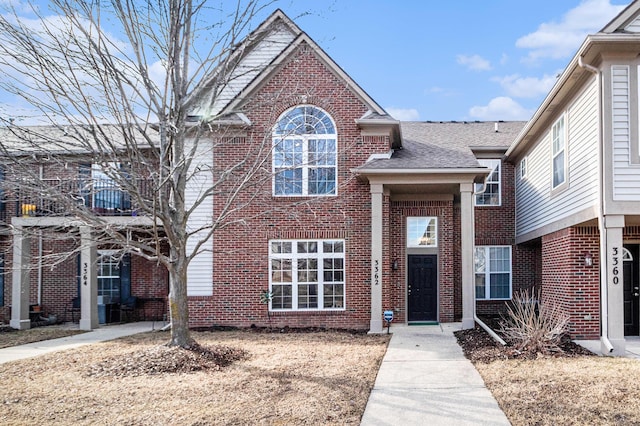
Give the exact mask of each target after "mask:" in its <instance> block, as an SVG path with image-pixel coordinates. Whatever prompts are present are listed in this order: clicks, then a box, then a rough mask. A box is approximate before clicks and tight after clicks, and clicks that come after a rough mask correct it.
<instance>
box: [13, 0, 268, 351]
mask: <svg viewBox="0 0 640 426" xmlns="http://www.w3.org/2000/svg"><path fill="white" fill-rule="evenodd" d="M49 4H50V8H51V10H48V11H44V10H39V9H38V8H37V7H35V6H30V7H29V8H28V10H27V11H25V10H24V9H20V10H17V9H16V7H17V6H14V7H13V8H11V9H9V10H7V11H6V12H5V13H4V14H2V15H1V16H0V71H1V72H2V74H3V78H2V80H1V82H0V85H1V87H2V88H3V89H4V90H5V91H6V92H7V93H10V94H12V95H14V96H15V97H16V98H19V99H20V100H21V101H22V102H23V104H24V105H25V110H24V111H23V112H19V111H4V112H3V113H2V118H1V119H2V120H4V124H5V125H6V127H5V128H3V129H2V138H1V140H0V145H1V146H0V149H2V150H3V153H4V157H5V161H6V162H7V165H6V170H8V171H10V173H11V175H12V176H11V179H9V177H7V179H6V181H7V182H13V186H11V185H9V186H8V187H7V188H6V189H5V191H6V193H7V197H8V196H9V195H8V194H17V193H20V194H21V197H24V196H25V194H32V195H33V196H39V197H44V198H46V199H49V200H51V203H50V209H51V212H52V214H61V213H63V214H64V215H66V216H71V217H74V219H75V220H76V221H77V223H80V224H82V225H83V226H88V227H90V228H91V229H92V235H93V238H95V239H96V241H99V242H101V243H107V244H110V245H112V246H114V247H118V248H119V249H120V250H122V251H123V252H124V251H127V252H133V253H135V254H137V255H140V256H143V257H145V258H146V259H149V260H153V261H157V262H159V263H161V264H163V265H164V266H165V267H166V268H167V270H168V272H169V283H170V292H169V308H170V309H169V310H170V316H171V324H172V337H171V342H170V344H172V345H178V346H182V347H188V346H190V345H191V344H192V343H193V341H192V338H191V336H190V333H189V328H188V325H189V310H188V304H187V268H188V265H189V263H190V262H191V261H192V260H193V259H194V257H195V256H196V255H198V254H199V253H202V252H203V250H205V245H204V244H205V242H206V241H207V240H208V239H210V238H211V235H212V233H213V232H214V231H215V230H216V229H217V228H218V227H220V226H224V224H225V223H228V222H229V221H230V220H238V215H237V214H236V213H237V210H238V209H241V208H242V206H246V205H247V204H248V203H251V202H252V200H251V199H248V200H245V199H243V200H242V201H241V202H240V201H238V199H237V196H238V194H240V193H242V192H244V193H247V192H249V193H251V191H247V189H249V188H250V186H252V185H260V184H261V183H264V182H265V179H267V178H266V177H265V176H267V175H266V174H265V173H264V170H265V169H269V168H270V166H267V167H265V162H266V161H267V158H268V156H269V150H270V149H271V140H270V137H267V136H266V135H265V136H264V137H263V140H262V141H260V142H259V143H257V144H254V145H253V148H252V151H251V152H250V153H248V154H247V156H246V158H244V159H243V160H242V161H240V162H238V163H236V164H230V165H229V166H228V168H226V169H225V170H216V171H214V170H212V168H211V162H207V161H201V160H202V159H203V158H207V157H212V156H213V153H214V152H215V149H216V146H215V143H210V141H211V140H214V141H222V140H224V136H225V135H223V134H219V133H218V134H216V136H215V137H214V138H212V137H211V131H212V130H215V129H211V128H210V126H209V125H208V123H210V122H211V121H213V120H215V119H216V118H217V117H215V116H211V115H210V114H209V115H208V114H207V113H202V112H200V113H199V114H198V116H197V117H194V116H192V115H191V114H193V111H194V110H196V109H197V108H198V107H201V105H202V104H201V102H202V98H201V94H202V93H207V94H208V96H209V97H210V98H209V99H208V102H209V103H212V102H214V101H215V100H216V98H217V97H219V96H221V93H223V92H224V90H225V88H226V87H228V86H229V84H232V83H233V81H232V80H231V79H232V78H237V77H238V76H239V75H242V74H243V73H244V72H250V71H249V70H238V69H237V68H236V67H237V65H238V62H239V61H238V58H239V57H240V55H241V52H238V50H237V46H238V42H239V40H240V38H241V37H244V36H246V35H247V33H248V32H249V31H250V30H252V28H251V25H252V23H253V21H254V18H255V17H256V15H259V14H260V13H261V12H262V11H263V10H264V8H265V7H267V6H269V4H270V2H269V1H266V2H265V1H259V0H239V1H238V2H237V3H236V4H235V5H234V7H232V8H230V10H228V11H222V10H215V9H213V8H212V6H211V5H210V4H208V3H207V2H206V1H199V2H198V1H192V0H167V1H152V0H111V1H99V0H94V1H91V0H83V1H80V0H73V1H72V0H51V1H50V2H49ZM20 7H21V8H24V5H21V6H20ZM25 16H26V18H25ZM200 109H201V110H202V108H200ZM34 117H38V120H39V121H36V120H35V118H34ZM23 123H27V124H40V125H38V126H26V125H23ZM205 136H206V137H207V141H208V142H207V143H206V144H205V143H203V140H204V139H203V138H204V137H205ZM78 158H85V159H89V161H91V163H93V164H94V166H93V167H94V168H97V169H98V170H99V173H100V174H101V176H103V177H104V180H105V182H109V184H108V185H107V184H105V185H104V186H103V187H101V188H100V187H99V184H98V187H96V185H97V184H96V181H95V179H93V180H92V179H88V180H87V182H86V183H82V184H80V185H76V184H70V180H66V179H64V176H62V177H61V176H58V180H57V181H56V182H54V183H52V181H50V180H47V179H43V176H42V175H41V173H39V172H38V169H37V168H34V167H33V165H34V164H40V163H43V162H44V163H46V164H48V165H54V166H55V165H57V166H59V169H60V170H64V169H66V168H67V167H68V163H69V162H70V161H74V160H73V159H76V162H77V159H78ZM85 161H86V160H85ZM116 164H118V165H126V167H125V166H119V167H116V166H114V165H116ZM269 170H270V169H269ZM142 182H144V185H143V184H142ZM70 185H71V186H70ZM115 188H117V191H118V192H119V193H125V194H126V197H128V198H127V202H128V203H129V206H130V208H131V209H132V210H135V212H136V213H135V214H137V215H138V216H139V217H146V218H148V219H150V220H148V221H147V222H142V221H141V222H135V221H131V222H130V223H128V224H127V226H126V227H123V226H117V225H114V224H112V223H111V222H109V221H107V220H105V217H104V216H103V215H100V214H98V213H97V212H96V209H95V208H89V207H88V204H89V203H86V202H83V197H86V196H87V195H86V194H87V192H88V191H89V190H91V191H93V192H94V193H96V192H100V191H102V193H103V195H108V194H109V193H110V192H109V191H112V192H113V191H114V190H115ZM187 190H189V193H190V194H197V195H196V196H195V197H192V198H191V199H187V198H185V193H187ZM214 195H215V196H216V197H223V199H224V200H225V202H224V203H222V205H223V208H222V209H220V211H217V212H216V216H215V217H209V219H208V220H207V221H205V222H197V221H195V222H194V220H193V216H194V214H195V212H197V210H198V208H199V207H201V206H203V205H205V204H206V203H207V200H209V199H210V198H211V197H212V196H214ZM211 213H213V212H211ZM210 216H211V215H210ZM194 223H195V225H194ZM67 254H68V253H67ZM52 261H57V260H52Z"/></svg>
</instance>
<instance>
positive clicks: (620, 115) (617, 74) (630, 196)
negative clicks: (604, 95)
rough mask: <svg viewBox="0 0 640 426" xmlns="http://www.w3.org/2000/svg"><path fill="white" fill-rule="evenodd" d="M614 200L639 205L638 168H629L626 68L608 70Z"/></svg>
mask: <svg viewBox="0 0 640 426" xmlns="http://www.w3.org/2000/svg"><path fill="white" fill-rule="evenodd" d="M611 92H612V112H611V120H612V135H611V137H612V143H613V199H614V200H615V201H640V165H637V164H632V161H631V155H632V150H631V144H632V143H638V141H634V140H631V119H632V117H631V84H630V68H629V66H627V65H613V66H612V67H611Z"/></svg>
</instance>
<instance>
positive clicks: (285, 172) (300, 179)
mask: <svg viewBox="0 0 640 426" xmlns="http://www.w3.org/2000/svg"><path fill="white" fill-rule="evenodd" d="M273 174H274V178H273V193H274V195H276V196H313V195H336V187H337V176H338V173H337V135H336V126H335V124H334V123H333V120H332V119H331V117H330V116H329V115H328V114H327V113H326V112H324V111H323V110H321V109H320V108H316V107H314V106H309V105H302V106H297V107H295V108H292V109H290V110H288V111H286V112H285V113H284V114H282V116H281V117H280V119H279V120H278V123H277V124H276V126H275V128H274V131H273Z"/></svg>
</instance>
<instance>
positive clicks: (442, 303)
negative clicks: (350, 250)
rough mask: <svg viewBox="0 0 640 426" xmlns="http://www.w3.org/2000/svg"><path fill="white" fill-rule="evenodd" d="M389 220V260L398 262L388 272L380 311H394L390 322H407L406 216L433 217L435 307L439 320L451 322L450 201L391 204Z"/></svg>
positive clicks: (453, 236)
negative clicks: (435, 227) (435, 235)
mask: <svg viewBox="0 0 640 426" xmlns="http://www.w3.org/2000/svg"><path fill="white" fill-rule="evenodd" d="M390 211H391V217H390V221H389V224H390V233H389V238H390V240H389V243H388V244H387V245H388V246H389V247H390V253H391V259H390V262H389V263H391V262H393V260H394V259H397V260H398V270H397V271H392V272H391V279H390V285H389V287H390V288H389V290H388V293H389V294H388V296H387V297H386V300H384V302H385V304H384V306H383V309H392V310H394V311H395V318H394V321H396V322H399V323H404V322H406V320H407V306H406V297H407V296H406V295H407V286H406V282H407V279H406V276H407V251H406V241H407V239H406V235H407V217H409V216H436V217H437V218H438V297H439V300H438V307H439V312H438V315H439V317H438V318H439V321H441V322H451V321H454V319H455V310H454V307H455V303H454V270H455V269H459V264H458V266H456V264H455V263H454V241H455V240H459V237H460V235H459V227H458V233H457V234H455V230H454V229H455V228H456V226H455V224H454V215H453V200H450V201H392V202H391V209H390Z"/></svg>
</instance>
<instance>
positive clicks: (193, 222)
mask: <svg viewBox="0 0 640 426" xmlns="http://www.w3.org/2000/svg"><path fill="white" fill-rule="evenodd" d="M199 142H200V143H199V145H198V149H197V153H196V156H195V158H196V159H199V161H194V162H193V163H192V164H191V167H190V169H189V176H192V178H191V179H189V181H188V182H187V188H186V192H185V201H186V204H187V208H190V207H191V206H193V205H194V203H195V202H196V201H197V200H198V199H200V198H202V194H203V193H204V191H206V190H207V189H209V188H211V186H212V185H213V173H212V171H211V166H212V162H213V155H212V153H211V146H210V144H208V143H206V141H204V140H200V141H199ZM196 170H198V171H197V172H196V173H194V171H196ZM212 220H213V197H211V196H208V197H207V198H206V199H205V200H204V202H203V203H202V204H200V205H199V206H198V207H197V208H196V209H195V211H194V212H193V214H192V215H191V217H190V218H189V222H188V226H187V231H188V232H192V231H195V230H197V229H200V228H202V227H205V228H206V227H208V226H210V225H211V222H212ZM208 232H209V229H203V230H200V231H197V232H196V233H195V234H194V235H192V236H191V237H190V238H189V239H188V240H187V254H190V253H191V252H192V251H193V250H194V249H195V246H196V245H197V243H198V242H199V241H200V240H202V239H203V238H204V237H205V236H206V234H207V233H208ZM187 274H188V276H187V295H188V296H211V295H212V294H213V239H212V238H209V240H208V241H207V242H206V243H205V244H204V245H203V246H202V247H200V253H199V254H198V255H196V257H195V258H194V259H193V260H192V261H191V263H190V264H189V268H188V270H187Z"/></svg>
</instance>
